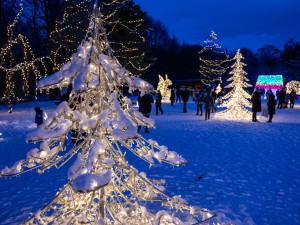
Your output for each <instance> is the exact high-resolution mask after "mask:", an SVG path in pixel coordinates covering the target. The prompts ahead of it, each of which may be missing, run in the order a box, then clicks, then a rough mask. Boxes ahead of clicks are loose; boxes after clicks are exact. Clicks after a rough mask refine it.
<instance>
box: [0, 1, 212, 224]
mask: <svg viewBox="0 0 300 225" xmlns="http://www.w3.org/2000/svg"><path fill="white" fill-rule="evenodd" d="M70 84H72V86H73V90H72V92H71V94H70V101H69V102H68V103H67V102H62V103H61V104H60V105H59V106H58V108H57V110H56V112H55V116H54V117H53V118H49V119H47V120H46V121H45V123H44V124H43V125H41V126H40V127H39V128H37V130H36V131H34V132H33V133H31V134H29V135H28V137H27V141H28V142H39V141H41V144H40V148H39V149H38V148H34V149H32V150H30V151H29V152H28V153H27V155H26V156H27V158H26V159H25V160H21V161H19V162H16V163H15V165H14V166H12V167H10V168H8V167H6V168H4V169H3V170H2V171H1V176H2V177H7V176H14V175H19V174H22V173H24V172H26V171H30V170H34V169H36V170H37V172H38V173H42V172H44V171H45V170H47V169H50V168H51V167H53V166H55V167H57V168H60V167H61V166H62V165H64V164H65V163H66V161H68V160H69V159H70V158H71V157H73V156H74V155H75V154H77V160H76V161H75V162H74V163H73V165H72V166H71V167H70V168H69V171H68V178H69V180H70V181H69V182H68V183H67V184H66V185H65V186H64V187H63V188H62V189H60V190H59V191H58V193H57V194H56V196H55V198H54V200H53V201H52V202H50V203H49V204H47V205H46V206H45V207H44V208H43V209H41V210H39V211H38V212H37V213H36V214H34V215H32V217H30V218H29V219H28V220H27V221H26V222H25V223H26V224H199V223H200V222H204V221H206V220H208V219H210V218H212V217H214V216H215V214H213V213H210V212H209V211H207V210H205V209H200V208H198V207H192V206H189V205H187V203H186V201H185V200H184V199H182V198H180V196H174V197H169V196H167V195H166V194H165V193H164V186H163V182H162V181H161V180H153V179H148V178H147V177H146V174H145V173H143V172H138V171H137V170H136V169H135V168H134V167H132V166H131V165H130V164H129V163H128V162H127V161H126V159H125V154H126V151H125V150H129V151H131V152H133V153H134V154H135V155H136V156H138V157H140V158H141V159H143V160H145V161H146V162H148V163H149V164H150V165H154V163H155V162H154V159H156V160H158V161H159V162H166V163H169V164H171V165H174V166H178V165H182V164H185V163H186V161H185V160H184V159H183V158H182V157H180V156H179V155H178V154H177V153H175V152H172V151H168V150H167V148H166V147H165V146H159V145H158V144H157V143H156V142H155V141H153V140H146V139H145V138H143V137H142V136H141V135H139V134H138V133H137V125H144V126H153V121H152V120H151V119H149V118H146V117H144V116H143V115H142V114H141V113H139V112H137V111H136V110H135V109H134V108H133V106H132V104H131V101H130V99H128V98H127V97H124V96H123V95H122V93H121V91H120V87H122V86H123V85H127V86H128V87H129V90H130V91H132V90H134V89H138V90H139V91H140V92H141V94H142V95H143V94H145V93H148V92H150V91H153V87H152V86H151V85H150V84H148V83H147V82H145V81H143V80H141V79H140V78H137V77H133V76H130V75H129V72H128V71H127V70H126V69H124V68H123V67H122V66H121V65H120V64H119V63H118V61H117V59H116V58H115V57H114V56H113V54H112V50H111V48H110V45H109V42H108V41H107V38H106V32H105V29H104V27H103V24H102V20H101V14H100V9H99V8H98V7H97V2H96V3H95V6H94V12H93V14H92V16H91V19H90V23H89V28H88V31H87V34H86V37H85V39H84V41H83V42H82V43H81V45H80V46H79V47H78V50H77V52H76V53H74V54H73V55H72V58H71V61H69V62H68V63H66V64H64V65H63V66H62V68H61V70H60V71H58V72H56V73H55V74H53V75H52V76H49V77H46V78H44V79H42V80H41V81H39V83H38V87H39V88H42V89H47V88H55V87H59V88H61V87H66V86H68V85H70ZM71 130H73V131H76V132H77V135H76V136H77V138H76V140H75V143H74V145H73V146H71V147H70V146H68V145H67V146H66V145H65V144H64V143H65V142H66V141H67V139H68V135H69V133H70V131H71ZM153 202H158V203H160V205H161V210H160V211H158V212H153V211H154V209H156V208H157V205H155V206H154V207H152V208H151V209H152V210H151V211H148V209H149V208H148V207H149V206H150V203H153ZM182 212H183V213H185V214H184V215H183V216H182V217H180V215H182ZM178 216H179V217H178Z"/></svg>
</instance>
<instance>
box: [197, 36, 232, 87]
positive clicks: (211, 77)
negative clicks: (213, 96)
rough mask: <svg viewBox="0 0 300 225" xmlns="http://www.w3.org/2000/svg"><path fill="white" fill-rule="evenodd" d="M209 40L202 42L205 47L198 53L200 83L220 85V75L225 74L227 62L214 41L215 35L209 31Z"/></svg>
mask: <svg viewBox="0 0 300 225" xmlns="http://www.w3.org/2000/svg"><path fill="white" fill-rule="evenodd" d="M210 37H211V39H207V40H206V41H204V42H205V43H206V44H207V45H206V46H205V47H204V48H203V49H202V50H201V51H199V60H200V67H199V72H200V74H201V81H202V82H203V83H204V84H205V85H207V86H209V87H210V86H211V85H212V84H217V83H222V75H223V74H224V73H225V72H226V70H227V67H225V63H226V62H227V61H228V55H227V54H226V52H222V51H221V46H219V45H218V44H217V43H216V42H215V41H216V40H217V34H216V33H215V32H213V31H211V35H210Z"/></svg>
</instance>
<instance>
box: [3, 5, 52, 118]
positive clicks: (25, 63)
mask: <svg viewBox="0 0 300 225" xmlns="http://www.w3.org/2000/svg"><path fill="white" fill-rule="evenodd" d="M22 12H23V4H22V1H21V4H20V11H19V12H18V14H17V16H16V17H15V19H14V21H13V22H12V23H11V24H10V25H9V26H8V27H7V43H6V44H5V45H4V46H3V48H1V49H0V70H1V72H2V73H1V75H3V76H4V80H5V89H4V91H3V92H2V90H0V101H5V102H6V103H7V104H8V112H9V113H12V100H13V99H16V100H18V101H20V100H22V99H24V98H30V97H33V96H34V97H36V95H37V88H36V83H37V81H38V80H39V79H41V78H42V76H41V72H40V69H43V71H44V73H45V74H46V72H47V69H46V66H45V61H46V59H47V57H41V58H35V56H34V54H33V52H32V50H31V47H30V45H29V42H28V40H27V38H26V37H25V36H23V35H21V34H18V35H17V36H16V35H15V34H14V32H13V30H14V28H15V26H16V24H17V23H18V22H19V19H20V16H21V14H22Z"/></svg>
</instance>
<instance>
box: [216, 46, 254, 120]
mask: <svg viewBox="0 0 300 225" xmlns="http://www.w3.org/2000/svg"><path fill="white" fill-rule="evenodd" d="M233 59H234V60H235V63H234V64H233V65H232V66H231V68H233V70H232V71H231V72H230V73H229V74H232V77H230V78H229V79H228V80H227V81H232V82H231V83H230V84H229V85H227V86H226V88H232V90H231V91H230V92H229V93H228V94H226V95H225V96H224V97H223V98H224V99H226V100H225V101H224V102H223V103H222V104H221V105H220V106H218V107H226V108H227V109H225V110H224V111H221V112H219V113H217V114H216V115H218V116H226V117H229V118H232V119H245V118H249V117H251V113H250V112H249V110H248V109H247V108H246V107H251V103H250V102H249V100H248V99H250V98H251V96H250V95H249V94H248V93H247V92H246V91H245V90H244V88H247V87H251V86H252V85H250V84H248V83H247V81H249V80H248V79H247V78H246V77H245V76H246V75H247V73H246V72H245V71H244V70H243V67H244V66H246V64H245V63H243V62H242V61H241V60H242V59H244V57H243V56H242V54H241V52H240V50H237V53H236V55H235V56H234V58H233Z"/></svg>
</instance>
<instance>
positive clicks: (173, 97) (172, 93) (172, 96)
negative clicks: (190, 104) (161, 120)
mask: <svg viewBox="0 0 300 225" xmlns="http://www.w3.org/2000/svg"><path fill="white" fill-rule="evenodd" d="M170 100H171V106H173V104H174V101H175V91H174V88H172V90H171V97H170Z"/></svg>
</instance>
